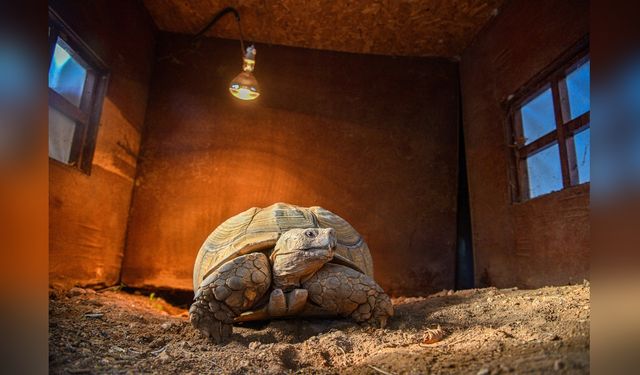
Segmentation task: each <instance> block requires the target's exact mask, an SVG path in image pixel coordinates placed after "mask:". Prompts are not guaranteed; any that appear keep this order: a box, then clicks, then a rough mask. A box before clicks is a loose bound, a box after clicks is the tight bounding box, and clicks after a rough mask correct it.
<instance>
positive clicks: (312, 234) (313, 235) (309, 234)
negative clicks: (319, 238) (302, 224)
mask: <svg viewBox="0 0 640 375" xmlns="http://www.w3.org/2000/svg"><path fill="white" fill-rule="evenodd" d="M304 234H305V235H306V236H307V237H309V238H314V237H315V236H316V232H314V231H312V230H308V231H306V232H304Z"/></svg>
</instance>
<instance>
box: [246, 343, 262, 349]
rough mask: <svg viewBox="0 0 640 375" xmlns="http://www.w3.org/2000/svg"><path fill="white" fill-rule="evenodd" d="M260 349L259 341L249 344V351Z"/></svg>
mask: <svg viewBox="0 0 640 375" xmlns="http://www.w3.org/2000/svg"><path fill="white" fill-rule="evenodd" d="M259 347H260V342H259V341H252V342H251V343H250V344H249V349H251V350H256V349H258V348H259Z"/></svg>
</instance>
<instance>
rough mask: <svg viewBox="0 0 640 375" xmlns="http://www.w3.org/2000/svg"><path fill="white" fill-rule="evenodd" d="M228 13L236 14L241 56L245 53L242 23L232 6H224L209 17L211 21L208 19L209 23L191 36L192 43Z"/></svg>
mask: <svg viewBox="0 0 640 375" xmlns="http://www.w3.org/2000/svg"><path fill="white" fill-rule="evenodd" d="M228 13H233V15H234V16H236V21H237V22H238V30H239V31H240V50H241V51H242V56H244V53H245V49H244V35H243V33H242V24H241V23H240V13H239V12H238V10H237V9H236V8H234V7H226V8H224V9H222V10H221V11H219V12H218V13H216V14H215V15H214V16H213V18H212V19H211V21H209V23H207V25H206V26H205V27H203V28H202V30H200V31H199V32H198V33H197V34H196V35H194V36H193V39H192V43H195V42H196V41H198V40H199V39H200V38H202V36H203V35H204V34H205V33H206V32H207V31H209V29H210V28H212V27H213V25H215V24H216V22H218V20H220V18H222V17H223V16H224V15H225V14H228Z"/></svg>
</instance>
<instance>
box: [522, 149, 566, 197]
mask: <svg viewBox="0 0 640 375" xmlns="http://www.w3.org/2000/svg"><path fill="white" fill-rule="evenodd" d="M527 170H528V173H529V197H530V198H535V197H537V196H539V195H543V194H547V193H551V192H552V191H556V190H561V189H562V170H561V169H560V151H559V149H558V144H554V145H553V146H551V147H549V148H547V149H544V150H542V151H540V152H537V153H535V154H533V155H531V156H529V157H528V158H527Z"/></svg>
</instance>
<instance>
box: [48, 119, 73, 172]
mask: <svg viewBox="0 0 640 375" xmlns="http://www.w3.org/2000/svg"><path fill="white" fill-rule="evenodd" d="M75 129H76V124H75V122H74V121H73V120H71V119H70V118H68V117H67V116H65V115H63V114H62V113H61V112H59V111H58V110H56V109H54V108H51V107H49V157H50V158H53V159H56V160H58V161H60V162H63V163H65V164H69V157H70V156H71V146H72V144H73V133H74V132H75Z"/></svg>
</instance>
